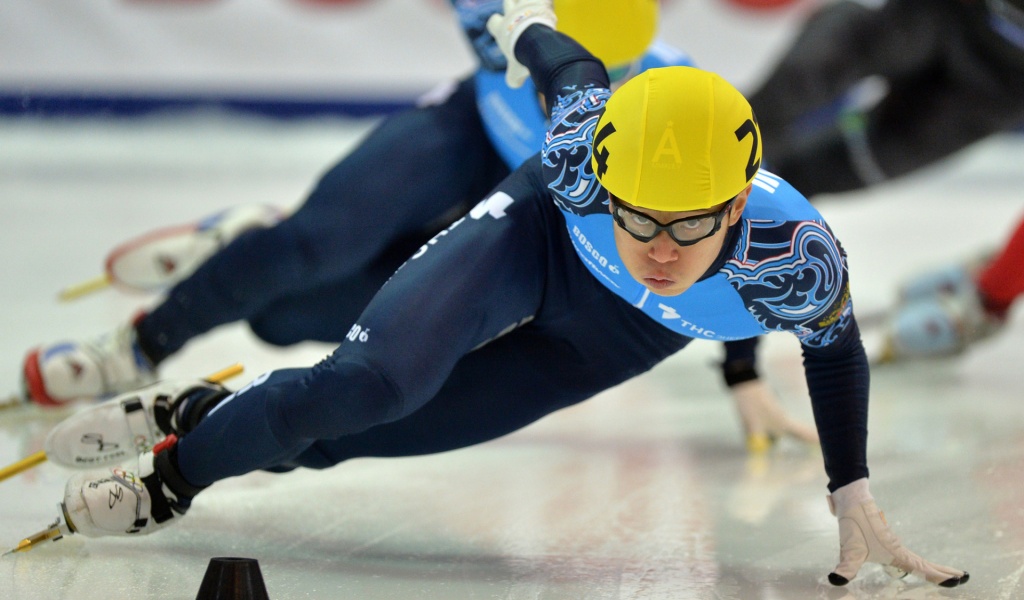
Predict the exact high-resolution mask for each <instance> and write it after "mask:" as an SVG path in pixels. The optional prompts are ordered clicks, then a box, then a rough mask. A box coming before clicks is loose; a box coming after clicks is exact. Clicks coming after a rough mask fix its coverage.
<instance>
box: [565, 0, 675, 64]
mask: <svg viewBox="0 0 1024 600" xmlns="http://www.w3.org/2000/svg"><path fill="white" fill-rule="evenodd" d="M553 5H554V8H555V16H557V17H558V30H559V31H561V32H562V33H564V34H566V35H568V36H569V37H571V38H573V39H574V40H576V41H577V42H579V43H580V44H582V45H583V47H584V48H586V49H587V50H589V51H590V53H591V54H593V55H594V56H596V57H597V58H599V59H601V62H603V63H604V65H605V67H606V68H609V69H610V68H612V67H619V66H622V65H625V64H628V63H631V62H633V61H634V60H636V59H638V58H640V57H641V56H643V54H644V52H646V51H647V47H648V46H650V45H651V41H652V40H654V35H655V33H656V32H657V29H658V0H554V2H553Z"/></svg>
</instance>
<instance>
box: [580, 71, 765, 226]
mask: <svg viewBox="0 0 1024 600" xmlns="http://www.w3.org/2000/svg"><path fill="white" fill-rule="evenodd" d="M591 161H592V167H593V169H594V173H595V174H596V175H597V179H598V181H600V182H601V185H603V186H604V188H605V189H606V190H608V192H610V193H611V194H612V195H614V196H616V197H617V198H620V199H622V200H624V201H625V202H628V203H630V204H632V205H634V206H639V207H641V208H647V209H651V210H660V211H668V212H682V211H691V210H703V209H707V208H711V207H713V206H716V205H718V204H722V203H723V202H727V201H728V200H730V199H731V198H733V197H734V196H736V195H737V194H738V193H740V192H741V191H743V189H744V188H745V187H747V185H749V184H750V182H751V181H752V180H753V179H754V175H755V174H757V170H758V168H760V166H761V135H760V131H759V130H758V128H757V121H756V120H755V119H754V113H753V111H752V110H751V108H750V103H748V102H747V100H746V98H744V97H743V95H742V94H740V93H739V91H737V90H736V88H734V87H733V86H731V85H730V84H729V83H728V82H726V81H725V80H724V79H722V78H721V77H720V76H718V75H716V74H714V73H711V72H708V71H704V70H701V69H695V68H692V67H663V68H660V69H649V70H647V71H645V72H644V73H641V74H640V75H637V76H636V77H634V78H633V79H631V80H629V81H628V82H626V83H625V84H624V85H623V86H622V87H621V88H620V89H619V90H618V91H616V92H615V93H614V94H612V96H611V98H609V99H608V104H607V106H606V108H605V113H604V115H602V116H601V120H600V121H599V122H598V125H597V133H596V135H595V136H594V147H593V153H592V157H591Z"/></svg>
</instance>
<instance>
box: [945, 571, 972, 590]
mask: <svg viewBox="0 0 1024 600" xmlns="http://www.w3.org/2000/svg"><path fill="white" fill-rule="evenodd" d="M970 579H971V574H970V573H968V572H967V571H964V574H963V575H960V576H959V577H950V578H949V579H947V580H945V581H942V582H940V583H939V585H940V586H941V587H946V588H951V587H956V586H958V585H963V584H965V583H967V582H968V581H970Z"/></svg>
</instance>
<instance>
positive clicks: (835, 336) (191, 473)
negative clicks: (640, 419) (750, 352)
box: [174, 25, 868, 490]
mask: <svg viewBox="0 0 1024 600" xmlns="http://www.w3.org/2000/svg"><path fill="white" fill-rule="evenodd" d="M517 57H519V58H520V60H521V61H522V62H523V63H524V64H526V65H527V66H528V67H530V70H531V73H533V77H534V81H535V82H538V85H537V87H538V89H541V90H544V91H545V97H546V98H548V99H549V101H550V102H552V103H553V105H554V109H555V111H556V113H555V114H556V119H554V120H553V125H552V127H551V130H550V132H549V134H550V135H549V138H548V141H547V142H546V143H545V144H544V147H543V150H542V153H541V156H540V157H534V158H532V159H530V160H528V161H527V162H526V163H525V164H524V165H523V166H522V167H520V168H519V169H517V170H516V171H515V172H513V173H512V174H511V175H510V176H509V177H508V178H506V179H505V180H504V181H502V182H501V183H500V184H499V185H498V186H497V187H496V188H495V189H494V190H493V191H492V192H491V193H490V194H488V195H487V196H486V197H485V199H484V200H483V201H481V202H480V203H479V204H477V205H476V206H475V207H474V208H473V209H472V210H470V211H469V213H468V214H466V215H465V216H464V217H463V218H461V219H459V220H457V221H455V222H454V223H452V225H451V226H450V227H448V228H447V229H445V230H443V231H442V232H441V233H439V234H438V235H437V236H435V237H434V238H432V239H431V240H430V241H429V242H428V243H426V244H424V245H423V246H422V247H421V248H420V249H419V250H418V251H416V252H415V253H414V254H413V255H412V257H411V258H410V259H409V260H408V261H407V262H406V263H405V264H404V265H403V266H402V267H401V268H400V269H399V270H398V271H397V272H396V273H395V274H394V275H393V276H392V277H391V279H390V280H389V281H388V282H387V283H386V284H385V285H384V286H383V287H382V288H381V289H380V291H379V292H378V293H377V294H376V296H374V298H373V299H372V300H371V301H370V303H369V304H368V305H367V307H366V309H365V310H364V311H363V313H362V314H361V315H360V316H359V318H358V319H357V320H356V322H355V324H354V325H352V327H351V329H350V330H349V332H348V335H347V337H346V339H345V341H344V342H342V343H341V345H340V346H339V347H338V348H337V349H336V350H335V351H334V352H333V353H332V354H331V355H330V356H328V357H327V358H325V359H324V360H323V361H322V362H320V363H319V364H317V365H316V366H314V367H312V368H302V369H288V370H278V371H272V372H270V373H267V374H265V375H263V376H260V377H258V378H257V379H256V380H254V381H253V382H252V383H251V384H250V385H249V386H246V387H245V388H243V389H242V390H240V391H239V392H237V393H235V394H234V395H232V396H228V397H227V398H226V399H224V400H223V401H222V402H221V403H220V404H218V405H217V406H216V407H215V408H214V409H213V410H211V411H210V412H209V413H208V414H207V415H206V416H205V418H204V419H202V420H201V421H200V422H199V424H198V426H196V428H195V429H194V430H192V431H191V432H188V433H186V434H185V435H183V436H182V437H181V439H180V441H179V442H178V445H177V448H176V449H175V450H174V452H175V458H174V460H175V461H176V464H177V468H178V474H180V475H181V476H183V477H184V479H186V480H187V481H188V482H190V483H191V484H193V485H195V486H205V485H208V484H211V483H213V482H215V481H218V480H220V479H223V478H226V477H230V476H234V475H240V474H243V473H246V472H249V471H253V470H256V469H270V470H284V469H288V468H292V467H296V466H306V467H314V468H323V467H328V466H331V465H334V464H337V463H338V462H341V461H344V460H346V459H349V458H354V457H360V456H404V455H412V454H422V453H431V452H439V451H443V450H450V449H454V448H460V447H464V446H468V445H471V444H476V443H480V442H484V441H487V440H490V439H493V438H495V437H498V436H501V435H504V434H507V433H509V432H512V431H515V430H517V429H519V428H521V427H523V426H525V425H527V424H529V423H532V422H534V421H535V420H537V419H539V418H541V417H543V416H545V415H547V414H550V413H552V412H554V411H556V410H559V409H561V408H564V407H567V406H570V405H573V404H575V403H578V402H581V401H583V400H586V399H588V398H590V397H592V396H594V395H595V394H597V393H599V392H601V391H603V390H606V389H608V388H610V387H612V386H614V385H617V384H619V383H621V382H624V381H626V380H628V379H630V378H632V377H634V376H636V375H639V374H641V373H644V372H646V371H647V370H649V369H650V368H652V367H653V366H654V365H656V364H657V363H658V362H660V361H661V360H663V359H665V358H666V357H668V356H670V355H672V354H674V353H675V352H677V351H678V350H680V349H681V348H683V347H684V346H686V345H687V344H688V343H689V342H690V341H691V340H693V339H697V338H699V339H717V340H726V339H730V338H733V337H743V336H749V335H752V334H763V333H766V332H771V331H789V332H791V333H794V334H795V335H797V337H798V338H799V339H800V341H801V344H802V348H803V354H804V361H805V369H806V376H807V383H808V387H809V390H810V394H811V399H812V403H813V409H814V415H815V420H816V423H817V427H818V432H819V434H820V436H821V442H822V450H823V453H824V459H825V469H826V472H827V473H828V476H829V480H830V481H829V488H830V489H832V490H834V489H836V488H837V487H839V486H842V485H844V484H846V483H849V482H851V481H854V480H856V479H859V478H861V477H866V476H867V474H868V471H867V465H866V438H867V401H868V364H867V360H866V357H865V354H864V349H863V346H862V345H861V341H860V336H859V332H858V329H857V325H856V321H855V320H854V316H853V312H852V304H851V299H850V296H849V283H848V280H847V267H846V260H845V255H844V253H843V251H842V249H841V247H840V246H839V243H838V242H837V241H836V239H835V238H834V237H833V235H832V233H831V231H830V230H829V228H828V226H827V225H826V224H825V223H824V221H823V220H822V218H821V216H820V215H819V214H818V212H817V211H816V210H814V209H813V208H812V207H811V206H810V205H809V204H808V203H807V202H806V200H804V198H803V197H802V196H801V195H800V194H799V193H797V192H796V191H795V190H794V189H793V188H791V187H790V186H789V185H788V184H786V183H785V182H784V181H782V180H780V179H778V178H777V177H774V176H773V175H771V174H770V173H766V172H761V173H760V174H759V175H758V176H757V179H756V180H755V185H754V188H753V192H752V193H751V195H750V198H749V200H748V204H747V207H746V210H745V211H744V214H743V216H742V218H741V220H740V221H739V223H737V224H736V225H735V226H733V227H731V228H729V229H728V231H727V235H726V239H725V242H724V245H723V247H722V250H721V252H720V254H719V256H718V257H717V259H716V260H715V262H714V264H713V265H712V266H711V267H710V268H709V269H708V271H707V272H706V273H705V274H704V275H703V276H702V278H701V279H700V281H699V282H698V283H696V284H695V285H694V286H693V287H692V288H690V289H689V290H688V291H686V292H685V293H683V294H681V295H679V296H675V297H654V296H651V295H649V294H647V293H646V291H645V290H644V289H643V288H642V286H640V285H639V284H638V283H636V282H634V281H632V280H631V279H630V277H629V275H628V274H627V273H625V271H624V269H622V268H621V267H619V265H621V261H620V259H619V257H618V254H617V251H616V248H615V246H614V244H613V243H611V242H610V241H609V240H610V237H611V233H612V227H613V226H614V225H613V224H612V222H611V219H610V217H609V214H608V210H607V206H606V205H605V202H606V201H607V194H606V192H605V191H604V190H603V188H601V186H600V185H599V184H598V183H597V182H596V180H595V179H594V177H593V173H592V172H591V170H590V160H589V159H590V142H591V140H592V137H593V129H594V126H595V124H596V123H597V120H598V118H599V116H600V115H601V114H602V112H603V110H604V103H605V100H606V99H607V98H608V95H609V92H608V90H607V88H608V80H607V74H606V73H605V71H604V69H603V68H602V67H601V65H600V63H598V62H597V61H596V60H594V59H593V58H592V57H591V56H590V55H589V54H588V53H587V52H586V51H585V50H584V49H582V47H580V46H579V45H578V44H576V43H575V42H573V41H572V40H570V39H568V38H566V37H565V36H563V35H561V34H559V33H556V32H554V31H552V30H550V29H547V28H545V27H543V26H536V25H535V26H532V27H530V28H528V29H527V30H526V32H525V33H524V34H523V36H522V37H521V38H520V41H519V43H518V45H517ZM574 167H578V170H573V168H574ZM571 173H572V174H573V175H569V174H571ZM567 189H573V190H576V191H578V192H580V193H578V194H573V195H572V196H573V198H574V199H572V200H570V199H569V197H567V195H566V194H565V193H564V192H565V190H567ZM680 389H681V391H685V388H683V387H681V388H680Z"/></svg>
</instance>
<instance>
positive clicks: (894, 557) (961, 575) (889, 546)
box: [828, 479, 971, 587]
mask: <svg viewBox="0 0 1024 600" xmlns="http://www.w3.org/2000/svg"><path fill="white" fill-rule="evenodd" d="M828 506H829V510H831V511H832V514H833V515H835V516H836V517H837V518H838V519H839V564H838V565H836V568H835V569H834V570H833V571H832V572H831V573H829V575H828V580H829V583H831V584H832V585H846V584H847V583H849V582H850V580H851V579H853V578H854V577H856V576H857V572H858V571H860V568H861V567H862V566H863V565H864V563H865V562H873V563H879V564H881V565H885V566H886V571H887V572H889V574H890V575H893V574H894V573H893V571H895V575H896V576H897V577H905V576H906V575H908V574H910V573H914V574H915V575H917V576H919V577H923V578H925V579H927V580H928V581H930V582H932V583H934V584H938V585H941V586H942V587H956V586H958V585H961V584H964V583H967V580H968V579H970V577H971V576H970V574H968V573H967V572H966V571H961V570H959V569H954V568H952V567H945V566H942V565H937V564H935V563H931V562H928V561H926V560H925V559H923V558H921V557H920V556H918V555H916V554H914V553H913V552H911V551H910V550H907V549H906V548H904V547H903V545H902V544H900V540H899V538H897V537H896V534H894V533H893V532H892V530H891V529H889V524H888V523H886V521H885V515H884V514H882V511H881V510H879V509H878V507H877V506H876V505H875V499H874V498H873V497H872V496H871V492H870V491H868V480H867V479H858V480H857V481H854V482H853V483H848V484H846V485H844V486H843V487H841V488H839V489H838V490H836V491H834V492H832V495H831V496H828Z"/></svg>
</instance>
